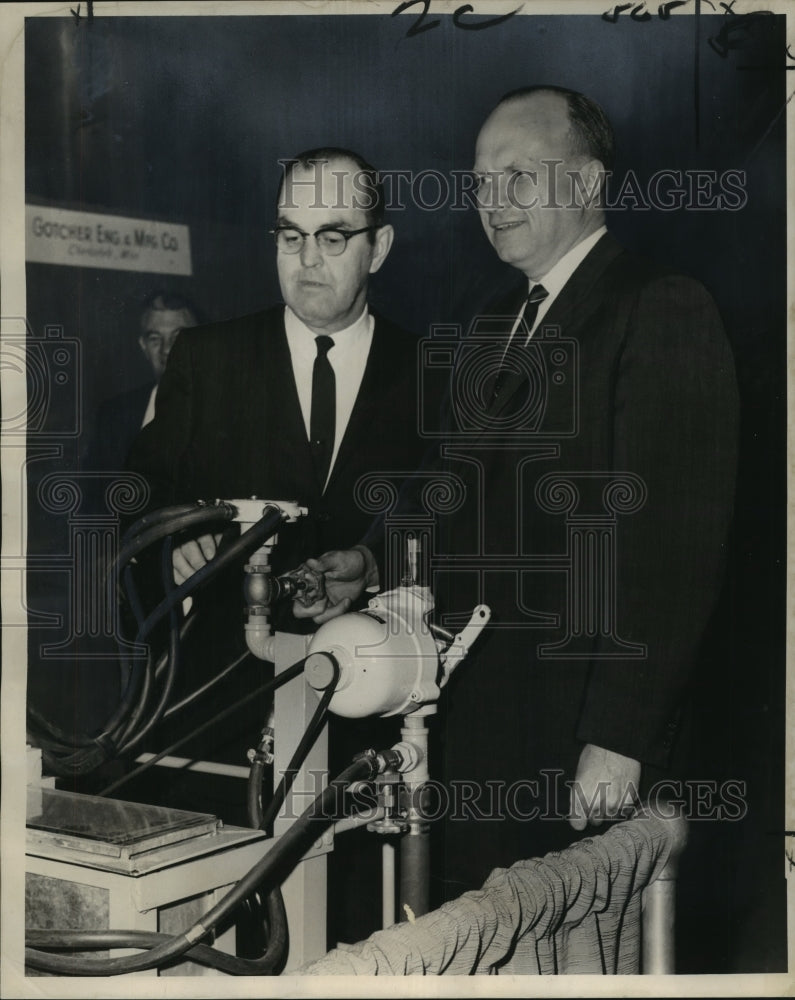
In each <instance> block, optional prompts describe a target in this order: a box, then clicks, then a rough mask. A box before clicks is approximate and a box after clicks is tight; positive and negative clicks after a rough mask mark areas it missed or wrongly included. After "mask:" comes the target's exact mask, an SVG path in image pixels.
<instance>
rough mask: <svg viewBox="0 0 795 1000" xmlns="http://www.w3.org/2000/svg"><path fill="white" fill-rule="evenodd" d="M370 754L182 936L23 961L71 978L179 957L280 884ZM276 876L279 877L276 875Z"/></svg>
mask: <svg viewBox="0 0 795 1000" xmlns="http://www.w3.org/2000/svg"><path fill="white" fill-rule="evenodd" d="M376 771H377V766H376V763H375V760H374V758H373V757H369V756H368V757H360V758H358V759H357V760H355V761H354V762H353V763H352V764H351V765H350V766H349V767H347V768H346V769H345V770H344V771H343V772H342V773H341V774H340V775H339V776H338V777H337V778H335V779H334V781H332V782H331V783H330V784H329V785H328V787H327V788H325V789H324V790H323V791H322V792H321V793H320V795H318V796H317V798H316V799H315V800H314V801H313V802H312V804H311V805H310V806H309V808H308V809H307V810H305V811H304V812H303V813H302V814H301V815H300V816H299V817H298V819H297V820H296V821H295V823H293V825H292V826H291V827H290V829H289V830H288V831H287V832H286V833H284V834H283V835H282V836H281V837H280V838H279V840H278V842H277V843H276V844H274V845H273V847H272V848H271V849H270V850H269V851H268V852H267V853H266V854H265V855H264V857H262V858H261V859H260V860H259V861H258V862H257V863H256V864H255V865H254V867H253V868H252V869H251V870H250V871H249V872H248V874H246V875H245V876H244V877H243V878H242V879H241V880H240V882H238V884H237V885H236V886H235V887H234V889H232V890H231V891H230V892H229V893H227V895H226V896H224V898H223V899H222V900H220V901H219V902H218V903H216V905H215V906H214V907H212V909H211V910H209V911H208V912H207V913H206V914H204V916H203V917H201V918H200V919H199V920H197V921H196V922H195V923H194V924H193V925H192V926H191V927H189V928H188V929H187V930H186V931H184V932H183V933H182V934H179V935H176V936H174V937H173V938H172V939H171V940H169V941H166V942H164V943H162V944H158V945H155V947H153V948H152V949H151V950H150V951H149V952H148V953H147V954H140V955H130V956H124V957H121V958H107V959H86V958H79V957H76V956H60V955H52V954H48V953H47V952H44V951H39V950H37V949H35V948H26V949H25V963H26V965H28V966H29V967H32V968H35V969H40V970H43V971H45V972H53V973H56V974H61V975H73V976H118V975H124V974H127V973H130V972H142V971H144V970H146V969H153V968H156V967H158V966H161V965H163V964H164V963H165V962H169V961H172V960H173V959H175V958H179V957H182V956H183V955H185V954H186V952H188V951H189V950H190V949H191V948H192V947H194V946H195V945H196V944H197V943H198V942H199V941H200V940H201V938H203V937H204V936H205V935H206V934H208V933H210V931H212V930H213V929H214V928H215V927H217V926H219V925H221V924H222V923H223V922H224V921H225V920H226V919H227V918H228V917H229V915H230V914H231V913H232V912H233V911H234V910H235V908H236V907H237V906H239V905H240V904H241V903H242V902H243V901H244V900H245V899H246V898H247V897H248V896H250V895H252V894H253V893H254V892H255V890H256V889H257V888H259V887H260V886H261V887H262V888H263V890H265V889H267V890H270V889H272V888H273V887H274V886H275V885H279V884H281V881H282V880H283V877H284V875H285V874H286V872H287V871H289V870H292V867H294V866H295V864H296V863H297V862H298V861H299V860H300V859H301V857H302V856H303V855H304V854H305V853H306V851H307V850H308V849H309V847H310V846H311V845H312V844H313V843H314V842H315V840H317V838H318V836H319V835H320V834H321V833H322V832H323V830H325V829H326V827H328V826H330V825H331V824H332V823H334V822H336V820H337V819H340V818H341V817H342V815H343V809H342V802H343V795H344V791H345V789H346V788H347V786H348V785H349V784H350V783H351V782H352V781H362V780H369V779H371V778H373V777H375V772H376ZM280 876H281V878H280Z"/></svg>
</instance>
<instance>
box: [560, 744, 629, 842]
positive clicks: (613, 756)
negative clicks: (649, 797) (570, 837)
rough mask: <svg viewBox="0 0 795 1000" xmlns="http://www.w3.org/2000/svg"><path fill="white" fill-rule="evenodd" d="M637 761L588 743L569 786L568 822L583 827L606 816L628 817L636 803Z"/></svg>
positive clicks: (599, 821)
mask: <svg viewBox="0 0 795 1000" xmlns="http://www.w3.org/2000/svg"><path fill="white" fill-rule="evenodd" d="M639 784H640V762H639V761H637V760H634V759H633V758H632V757H624V756H623V755H622V754H620V753H615V752H614V751H613V750H605V749H604V748H603V747H597V746H594V745H593V744H592V743H587V744H586V745H585V747H584V748H583V751H582V753H581V754H580V760H579V763H578V765H577V775H576V777H575V779H574V784H573V785H572V789H571V809H570V813H569V823H570V824H571V825H572V826H573V827H574V829H575V830H584V829H585V827H586V826H587V825H588V823H591V824H592V825H593V826H600V825H601V823H602V822H603V821H604V820H606V819H627V818H628V817H629V816H630V815H631V814H632V812H633V811H634V808H635V806H637V805H638V804H639V795H638V786H639Z"/></svg>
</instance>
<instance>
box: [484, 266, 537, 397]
mask: <svg viewBox="0 0 795 1000" xmlns="http://www.w3.org/2000/svg"><path fill="white" fill-rule="evenodd" d="M547 295H549V292H548V291H547V290H546V288H544V286H543V285H534V286H533V287H532V288H531V289H530V294H529V295H528V296H527V298H526V300H525V305H524V312H523V313H522V321H523V323H524V326H525V327H526V328H527V332H528V333H529V332H530V331H531V330H532V329H533V324H534V323H535V321H536V316H538V307H539V306H540V305H541V303H542V302H543V301H544V299H545V298H546V297H547ZM525 340H526V334H525V332H524V330H523V328H522V322H521V321H520V323H519V324H518V326H517V327H516V331H515V333H514V335H513V337H511V341H510V343H509V344H508V347H507V348H506V351H505V354H504V355H503V359H502V363H501V365H500V370H499V371H498V372H497V378H496V379H495V380H494V389H493V390H492V397H491V400H492V403H493V402H495V400H496V399H497V397H498V396H499V394H500V393H501V392H502V389H503V387H504V385H505V381H506V379H507V378H508V376H509V375H521V374H522V373H523V372H524V371H525V366H524V362H523V355H525V353H526V348H525Z"/></svg>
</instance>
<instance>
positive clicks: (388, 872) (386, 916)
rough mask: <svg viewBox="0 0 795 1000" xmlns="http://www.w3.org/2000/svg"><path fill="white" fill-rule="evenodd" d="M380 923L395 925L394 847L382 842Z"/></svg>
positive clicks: (387, 925) (385, 925) (389, 925)
mask: <svg viewBox="0 0 795 1000" xmlns="http://www.w3.org/2000/svg"><path fill="white" fill-rule="evenodd" d="M381 882H382V891H381V922H382V924H383V926H384V928H386V927H391V926H392V924H394V923H395V845H394V844H392V843H390V842H389V841H388V840H384V842H383V844H382V845H381Z"/></svg>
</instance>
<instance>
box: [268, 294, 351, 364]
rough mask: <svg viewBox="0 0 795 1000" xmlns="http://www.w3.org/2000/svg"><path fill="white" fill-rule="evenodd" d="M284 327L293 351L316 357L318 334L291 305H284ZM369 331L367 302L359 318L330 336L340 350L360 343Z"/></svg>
mask: <svg viewBox="0 0 795 1000" xmlns="http://www.w3.org/2000/svg"><path fill="white" fill-rule="evenodd" d="M284 328H285V332H286V333H287V340H288V341H289V344H290V350H291V351H299V352H300V353H302V354H305V355H307V356H308V357H312V358H314V357H315V354H316V353H317V351H316V349H315V337H317V336H318V334H316V333H315V331H314V330H310V328H309V327H308V326H307V325H306V323H304V322H303V320H300V319H299V318H298V316H296V314H295V313H294V312H293V310H292V309H291V308H290V307H289V306H285V307H284ZM369 333H370V312H369V310H368V308H367V305H366V304H365V307H364V309H363V310H362V313H361V315H360V316H359V318H358V319H355V320H354V321H353V323H351V325H350V326H346V327H345V329H344V330H337V331H336V333H331V334H329V336H330V337H331V339H332V340H333V341H334V347H335V348H336V349H337V351H339V349H340V348H342V349H345V348H349V347H353V346H354V344H356V343H358V342H359V341H360V340H361V339H362V338H363V337H366V336H368V335H369Z"/></svg>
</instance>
